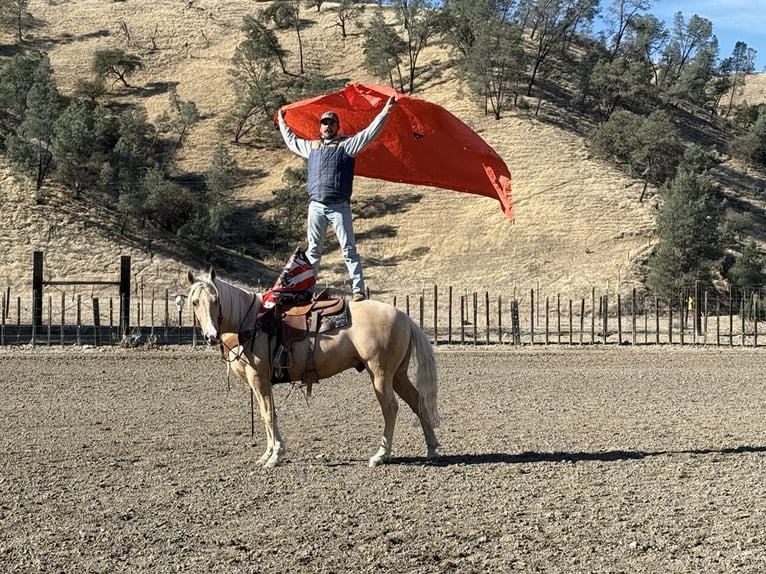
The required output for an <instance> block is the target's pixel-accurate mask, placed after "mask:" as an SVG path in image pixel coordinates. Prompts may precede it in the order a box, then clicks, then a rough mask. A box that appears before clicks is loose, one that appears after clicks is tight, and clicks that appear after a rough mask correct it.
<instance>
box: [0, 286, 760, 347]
mask: <svg viewBox="0 0 766 574" xmlns="http://www.w3.org/2000/svg"><path fill="white" fill-rule="evenodd" d="M107 291H108V290H107ZM373 298H378V299H380V300H382V301H384V302H387V303H390V304H392V305H393V306H395V307H397V308H399V309H401V310H402V311H404V312H405V313H407V314H408V315H409V316H410V317H412V318H413V320H414V321H415V322H416V323H418V324H419V325H420V327H421V328H422V329H423V330H424V331H425V332H426V333H427V334H428V336H429V337H430V338H431V340H432V342H433V343H434V344H435V345H474V346H478V345H710V346H741V347H759V346H763V345H764V340H765V339H766V338H765V337H764V334H763V333H761V331H763V330H764V326H763V323H764V321H766V304H765V302H764V300H765V299H766V287H765V286H763V285H759V286H750V287H743V288H737V289H730V290H729V291H728V292H727V293H724V294H721V293H718V292H713V291H705V290H702V289H700V287H699V286H692V287H689V288H685V289H682V290H680V291H679V292H678V294H677V296H675V297H671V298H668V299H662V298H659V297H655V296H652V295H649V294H646V293H638V292H637V290H635V289H634V290H633V292H632V293H629V294H628V295H622V294H614V293H611V294H598V293H597V292H596V289H595V288H592V289H591V293H590V295H589V296H588V297H579V298H565V297H562V296H561V294H554V295H546V294H544V293H541V292H540V290H539V289H537V290H534V289H530V290H529V291H527V292H525V293H514V294H513V295H512V296H507V295H504V294H490V292H489V291H483V292H461V293H456V292H454V291H453V289H452V288H451V287H447V288H439V287H438V286H437V285H434V286H432V287H431V288H429V289H423V290H421V291H420V292H419V293H410V294H403V295H391V296H381V297H375V296H374V294H373ZM120 303H121V301H120V299H119V297H115V296H110V295H108V294H105V293H104V292H103V290H102V292H100V293H93V292H91V294H90V295H84V294H82V293H76V292H74V291H72V292H70V293H66V292H64V291H60V292H54V293H53V294H46V296H45V297H43V301H42V322H41V323H40V324H35V322H34V320H33V317H32V298H31V297H30V296H28V295H27V296H18V295H17V296H14V294H12V293H11V291H10V288H7V289H6V290H5V291H4V292H2V293H0V346H26V345H32V346H53V345H60V346H66V345H91V346H97V347H100V346H109V345H120V346H129V347H133V346H147V345H149V346H153V345H192V346H195V345H196V344H197V342H198V332H197V328H196V322H195V320H194V316H193V313H192V312H191V309H190V308H188V307H186V306H185V305H184V303H185V301H184V297H178V296H176V295H175V294H171V293H169V292H168V291H167V290H165V291H164V292H162V293H160V294H157V293H155V292H154V291H148V290H147V289H145V288H144V287H143V284H142V287H141V289H140V290H138V291H137V293H136V294H135V295H134V296H132V297H131V309H130V327H129V329H128V331H127V332H120V327H119V305H120Z"/></svg>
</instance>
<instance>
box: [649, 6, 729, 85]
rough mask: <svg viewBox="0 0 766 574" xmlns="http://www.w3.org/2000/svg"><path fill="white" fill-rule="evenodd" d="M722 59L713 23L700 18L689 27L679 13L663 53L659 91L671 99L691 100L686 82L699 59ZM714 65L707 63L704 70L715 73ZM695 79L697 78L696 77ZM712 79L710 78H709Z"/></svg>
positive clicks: (702, 68)
mask: <svg viewBox="0 0 766 574" xmlns="http://www.w3.org/2000/svg"><path fill="white" fill-rule="evenodd" d="M711 53H712V54H714V55H715V56H717V55H718V42H717V40H716V39H715V36H713V23H712V22H711V21H710V20H708V19H707V18H702V17H700V16H697V15H696V14H695V15H693V16H692V17H691V18H689V22H688V23H687V22H686V20H685V19H684V16H683V14H682V13H681V12H676V14H675V16H674V18H673V26H672V27H671V30H670V36H669V41H668V44H667V46H665V49H664V50H663V53H662V61H661V66H662V73H661V74H660V76H659V82H658V88H659V89H660V91H661V92H664V93H666V94H667V96H668V97H669V98H674V97H675V98H679V99H688V98H687V92H686V91H685V90H684V86H683V81H682V80H683V78H684V75H685V74H686V73H688V70H687V68H688V66H690V65H691V64H692V63H694V62H695V61H696V59H697V58H698V57H700V58H703V59H709V58H710V54H711ZM710 64H711V63H708V62H705V63H704V64H703V65H702V66H701V67H699V69H698V70H697V73H699V71H700V69H701V70H706V69H708V70H709V69H711V65H710ZM692 75H693V74H692ZM708 77H709V76H708Z"/></svg>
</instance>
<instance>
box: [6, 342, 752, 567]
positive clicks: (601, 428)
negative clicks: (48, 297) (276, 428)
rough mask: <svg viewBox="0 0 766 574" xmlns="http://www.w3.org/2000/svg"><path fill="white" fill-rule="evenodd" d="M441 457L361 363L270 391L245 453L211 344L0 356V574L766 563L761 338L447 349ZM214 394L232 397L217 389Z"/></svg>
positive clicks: (245, 411)
mask: <svg viewBox="0 0 766 574" xmlns="http://www.w3.org/2000/svg"><path fill="white" fill-rule="evenodd" d="M437 361H438V365H439V370H440V385H441V386H440V408H441V413H442V425H441V428H440V429H438V431H439V437H440V440H441V442H442V453H443V455H444V456H443V458H442V459H441V460H440V461H438V462H436V463H434V464H427V463H426V462H425V459H424V456H425V444H424V441H423V438H422V434H421V432H420V429H419V428H416V427H415V426H414V425H413V424H412V423H413V421H414V417H413V416H412V415H411V413H410V412H409V411H408V410H405V409H406V406H404V405H403V404H402V408H401V409H400V411H399V412H400V417H399V425H398V426H397V429H396V433H395V444H394V454H395V458H394V460H393V461H392V464H390V465H386V466H382V467H378V468H374V469H370V468H368V467H367V458H368V457H369V456H370V455H371V454H372V453H373V452H374V451H375V447H376V446H377V442H378V439H379V435H380V433H381V430H382V417H381V415H380V411H379V409H378V406H377V403H376V401H375V399H374V396H373V393H372V390H371V388H370V384H369V381H368V379H367V378H366V375H363V374H362V375H360V374H358V373H356V372H355V371H350V372H347V373H344V374H343V375H340V376H337V377H335V378H333V379H331V380H328V381H323V382H321V383H320V385H319V386H318V387H316V388H315V390H314V396H313V398H312V399H311V401H310V403H307V402H306V400H305V399H304V397H303V396H302V394H301V393H300V391H298V390H292V389H291V388H290V387H289V386H286V385H282V386H280V387H278V388H277V390H276V395H277V404H278V405H279V407H280V411H279V414H280V425H281V428H282V431H283V433H284V434H285V436H286V439H287V442H288V447H289V457H288V458H287V459H286V460H285V462H284V463H283V464H282V465H281V466H279V467H277V468H276V469H271V470H264V469H261V468H257V467H255V466H254V464H253V463H254V461H255V459H256V458H257V457H258V456H260V454H261V453H262V450H263V448H264V441H263V435H262V431H261V429H260V426H258V427H257V428H256V434H255V437H254V438H251V437H250V404H249V394H248V392H247V389H246V387H245V386H244V385H243V384H242V383H241V382H240V381H238V380H235V379H233V378H232V379H231V380H230V381H227V378H226V375H225V368H224V364H223V362H222V361H221V359H220V357H219V355H217V353H216V352H215V350H213V349H198V350H196V351H191V350H189V349H186V350H183V351H181V350H178V349H161V350H156V351H121V350H106V351H99V350H94V349H90V350H89V349H66V350H38V351H35V352H34V353H33V352H31V351H24V350H17V349H15V350H0V453H2V457H1V458H0V571H3V572H67V573H68V572H252V573H256V572H263V573H271V572H275V573H276V572H279V573H291V572H325V573H329V572H336V573H345V572H412V573H431V572H461V573H463V572H466V573H468V572H476V573H485V572H509V571H522V572H566V573H572V572H631V573H633V572H641V573H650V572H656V573H674V572H706V573H711V572H738V573H742V572H753V573H755V572H759V573H760V572H764V571H766V482H765V481H764V469H765V468H766V430H764V423H763V421H764V418H765V416H764V415H766V403H765V401H764V399H765V397H766V393H765V392H764V388H763V383H764V368H763V367H764V355H763V351H759V350H747V349H736V350H729V349H724V350H711V349H692V348H686V349H678V348H675V349H671V348H655V347H652V348H636V349H634V348H629V349H627V348H611V349H604V348H598V347H596V348H586V349H567V348H542V347H537V348H524V349H510V348H502V347H496V348H484V349H478V350H473V349H471V350H467V351H466V350H461V349H455V348H444V347H440V348H439V349H438V350H437ZM229 386H230V388H228V387H229Z"/></svg>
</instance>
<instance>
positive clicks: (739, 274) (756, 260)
mask: <svg viewBox="0 0 766 574" xmlns="http://www.w3.org/2000/svg"><path fill="white" fill-rule="evenodd" d="M764 263H765V261H764V256H763V253H762V252H761V250H760V249H758V246H757V245H756V244H755V241H749V242H748V243H747V244H746V245H745V247H744V248H743V249H742V254H741V255H740V256H739V257H737V259H736V261H735V262H734V265H732V267H731V269H729V280H730V281H731V282H732V283H733V284H734V285H738V286H740V287H747V286H754V285H763V284H764V283H765V282H766V273H764Z"/></svg>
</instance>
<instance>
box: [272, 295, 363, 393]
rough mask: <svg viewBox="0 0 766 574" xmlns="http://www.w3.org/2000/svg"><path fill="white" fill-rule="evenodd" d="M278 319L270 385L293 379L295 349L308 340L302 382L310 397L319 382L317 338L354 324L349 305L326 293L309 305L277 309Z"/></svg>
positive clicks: (343, 300)
mask: <svg viewBox="0 0 766 574" xmlns="http://www.w3.org/2000/svg"><path fill="white" fill-rule="evenodd" d="M275 316H276V317H278V326H277V328H276V330H275V331H276V332H275V336H276V339H277V345H276V347H275V351H274V356H273V358H272V375H271V382H272V383H284V382H290V381H291V380H293V379H291V378H290V373H289V372H288V370H289V368H290V367H291V366H292V354H293V347H294V345H295V344H297V343H300V342H302V341H304V340H306V339H309V341H308V354H307V356H306V365H305V367H304V371H303V373H302V374H301V376H300V380H301V382H302V383H303V385H304V386H305V387H306V394H307V395H308V396H311V387H312V386H313V384H314V383H317V382H319V377H318V376H317V372H316V365H315V363H314V349H315V348H316V339H317V336H318V335H319V334H320V333H326V332H329V331H334V330H336V329H340V328H341V327H345V326H347V325H350V324H351V315H350V313H349V310H348V304H347V302H346V300H345V299H343V298H335V297H329V295H328V294H327V292H326V290H325V291H322V292H321V293H319V294H318V295H317V297H316V298H315V299H314V300H313V301H311V302H310V303H308V304H305V305H296V306H293V307H289V308H287V309H281V310H279V309H275Z"/></svg>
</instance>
